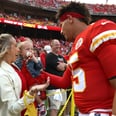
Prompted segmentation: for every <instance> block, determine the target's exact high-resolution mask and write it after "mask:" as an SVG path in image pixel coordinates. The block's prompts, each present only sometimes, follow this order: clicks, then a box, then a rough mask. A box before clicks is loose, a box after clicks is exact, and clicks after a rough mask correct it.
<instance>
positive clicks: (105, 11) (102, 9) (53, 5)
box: [11, 0, 116, 15]
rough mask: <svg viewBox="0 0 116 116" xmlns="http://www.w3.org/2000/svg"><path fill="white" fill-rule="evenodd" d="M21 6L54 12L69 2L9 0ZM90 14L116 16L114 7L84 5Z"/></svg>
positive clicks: (57, 0) (62, 0)
mask: <svg viewBox="0 0 116 116" xmlns="http://www.w3.org/2000/svg"><path fill="white" fill-rule="evenodd" d="M11 1H14V2H19V3H22V4H26V5H30V6H35V7H41V8H43V9H44V8H45V9H48V8H49V9H51V10H53V9H54V10H56V9H58V7H60V6H61V5H66V4H68V3H69V2H68V1H65V0H11ZM86 5H87V7H88V9H89V10H90V13H91V14H102V15H116V5H114V4H112V5H108V4H95V5H93V4H86Z"/></svg>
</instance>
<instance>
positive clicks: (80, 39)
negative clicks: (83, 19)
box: [75, 38, 83, 50]
mask: <svg viewBox="0 0 116 116" xmlns="http://www.w3.org/2000/svg"><path fill="white" fill-rule="evenodd" d="M82 43H83V38H79V40H78V41H77V43H76V45H75V49H76V50H77V49H78V48H79V47H80V46H81V45H82Z"/></svg>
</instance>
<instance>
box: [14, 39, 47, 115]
mask: <svg viewBox="0 0 116 116" xmlns="http://www.w3.org/2000/svg"><path fill="white" fill-rule="evenodd" d="M18 48H19V50H20V52H19V57H18V58H17V60H16V62H15V64H16V65H17V66H18V67H19V68H20V69H21V70H22V72H23V74H24V75H25V77H26V81H27V83H28V87H30V86H32V85H33V84H41V83H44V80H41V78H40V77H41V75H40V70H42V69H43V67H42V64H41V62H40V60H39V59H38V57H37V56H35V54H34V53H35V52H34V51H33V49H34V47H33V42H32V40H31V39H30V38H27V37H25V38H24V41H22V42H19V44H18ZM29 77H30V79H29ZM45 99H46V93H45V91H41V92H39V93H38V95H37V96H36V101H37V103H38V110H39V116H45V115H46V114H47V111H46V107H45V104H44V101H43V100H45Z"/></svg>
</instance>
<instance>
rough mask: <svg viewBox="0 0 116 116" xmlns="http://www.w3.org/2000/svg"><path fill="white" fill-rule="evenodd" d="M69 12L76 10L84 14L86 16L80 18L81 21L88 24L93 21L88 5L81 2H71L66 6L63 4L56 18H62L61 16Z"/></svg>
mask: <svg viewBox="0 0 116 116" xmlns="http://www.w3.org/2000/svg"><path fill="white" fill-rule="evenodd" d="M67 12H76V13H79V14H81V15H82V16H84V18H79V20H80V21H82V22H84V23H86V24H87V25H88V24H89V23H90V22H91V15H90V13H89V10H88V9H87V7H86V5H85V4H83V3H80V2H70V3H69V4H68V5H66V6H61V8H60V9H59V11H58V12H57V14H56V19H57V20H58V19H60V17H61V16H62V15H63V14H64V13H67Z"/></svg>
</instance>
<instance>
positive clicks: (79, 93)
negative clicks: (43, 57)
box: [44, 19, 116, 113]
mask: <svg viewBox="0 0 116 116" xmlns="http://www.w3.org/2000/svg"><path fill="white" fill-rule="evenodd" d="M68 64H69V66H68V67H67V69H66V71H65V72H64V75H63V77H62V78H59V77H58V76H55V75H51V74H48V73H46V72H44V73H46V74H47V76H49V77H50V83H51V84H52V85H54V86H57V87H62V88H67V87H69V86H70V85H71V84H72V88H73V90H74V100H75V104H76V106H77V108H78V109H79V111H80V112H81V113H89V112H90V111H91V110H94V109H111V108H112V102H113V96H114V89H113V88H112V87H111V85H110V83H109V79H110V78H111V77H113V76H116V24H115V23H114V22H112V21H109V20H105V19H102V20H99V21H97V22H96V23H93V24H91V25H90V26H88V28H87V29H86V30H85V31H83V32H82V33H81V34H79V35H78V36H77V37H76V39H75V42H74V44H73V47H72V50H71V52H70V54H69V61H68ZM69 77H71V78H69ZM71 80H72V81H71Z"/></svg>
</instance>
